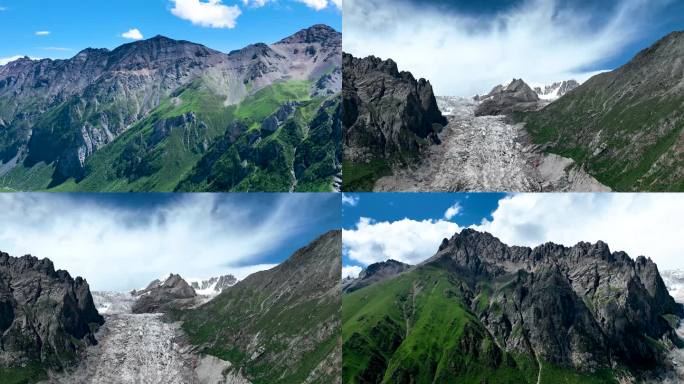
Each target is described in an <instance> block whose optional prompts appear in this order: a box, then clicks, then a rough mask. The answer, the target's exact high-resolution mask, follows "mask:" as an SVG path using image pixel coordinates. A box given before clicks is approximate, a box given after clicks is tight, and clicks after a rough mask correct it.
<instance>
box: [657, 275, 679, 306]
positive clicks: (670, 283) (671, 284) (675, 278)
mask: <svg viewBox="0 0 684 384" xmlns="http://www.w3.org/2000/svg"><path fill="white" fill-rule="evenodd" d="M660 276H661V277H662V278H663V282H664V283H665V286H666V287H667V290H668V291H669V292H670V296H672V297H673V298H674V299H675V301H676V302H678V303H682V304H684V270H681V269H675V270H670V271H662V272H660Z"/></svg>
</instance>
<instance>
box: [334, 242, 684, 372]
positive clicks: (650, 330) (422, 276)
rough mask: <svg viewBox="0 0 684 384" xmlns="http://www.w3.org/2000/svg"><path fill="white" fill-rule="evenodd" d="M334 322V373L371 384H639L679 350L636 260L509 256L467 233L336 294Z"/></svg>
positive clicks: (516, 250)
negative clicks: (385, 276)
mask: <svg viewBox="0 0 684 384" xmlns="http://www.w3.org/2000/svg"><path fill="white" fill-rule="evenodd" d="M366 303H368V304H366ZM393 308H394V309H393ZM343 312H345V313H344V318H345V319H349V320H348V321H346V323H345V324H343V335H344V338H345V339H344V342H345V348H348V349H345V351H347V350H349V355H350V356H351V357H350V360H349V362H350V364H349V365H348V364H347V360H345V362H344V367H345V369H348V373H349V375H354V376H357V377H362V378H365V379H368V380H370V381H371V382H387V381H382V380H381V379H379V380H375V379H374V378H377V376H376V375H380V376H379V377H384V378H392V380H394V381H398V382H410V381H411V380H413V381H414V382H421V381H430V380H436V379H439V380H446V381H449V380H456V379H457V378H466V377H476V378H478V379H479V380H484V381H487V382H489V381H492V382H501V383H555V382H558V380H559V378H560V377H565V378H572V380H577V382H597V383H611V382H615V380H622V381H621V382H628V383H634V382H641V380H643V379H647V378H648V379H652V378H655V377H658V376H659V375H660V374H661V373H662V372H664V371H669V370H672V368H673V367H672V366H670V364H669V359H668V358H667V351H668V350H669V349H671V348H673V346H681V345H682V341H681V340H680V339H679V337H678V336H677V334H676V332H675V329H674V328H673V327H674V326H676V323H677V321H678V319H680V318H682V317H684V308H683V307H682V306H681V305H680V304H677V303H675V301H674V300H673V299H672V297H670V295H669V294H668V291H667V288H666V287H665V285H664V283H663V280H662V279H661V277H660V275H659V273H658V269H657V267H656V265H655V264H654V263H653V262H652V261H651V260H649V259H647V258H645V257H643V256H641V257H638V258H637V259H635V260H633V259H631V258H630V257H629V256H628V255H627V254H625V253H624V252H611V251H610V250H609V248H608V246H607V245H606V244H605V243H602V242H598V243H596V244H589V243H579V244H577V245H575V246H574V247H570V248H568V247H564V246H561V245H556V244H552V243H547V244H544V245H541V246H538V247H536V248H527V247H510V246H507V245H505V244H503V243H501V242H500V241H499V240H498V239H496V238H495V237H493V236H491V235H489V234H487V233H479V232H476V231H473V230H464V231H463V232H461V233H460V234H456V235H455V236H454V237H452V238H451V239H445V240H444V241H443V243H442V245H441V246H440V247H439V250H438V252H437V253H436V254H435V255H434V256H433V257H432V258H430V259H428V260H426V261H425V262H424V263H422V264H421V265H419V266H417V267H415V269H413V270H412V271H409V272H407V273H404V274H400V275H398V276H396V277H394V278H392V279H389V280H385V281H383V282H380V283H376V284H373V285H370V286H368V287H366V288H363V289H360V290H358V291H356V292H353V293H350V294H346V295H345V297H344V299H343ZM376 312H377V313H376ZM369 319H370V320H369ZM428 319H430V320H429V321H428ZM425 321H428V322H427V323H425ZM428 324H429V325H428ZM383 340H384V341H383ZM365 355H369V356H376V357H374V358H371V359H370V360H368V359H367V358H365V357H359V356H365ZM377 356H386V357H383V358H378V357H377ZM357 358H360V360H355V359H357ZM444 358H449V359H451V360H452V362H453V364H451V365H448V366H444V365H439V364H438V362H439V361H441V359H444ZM359 361H361V364H359ZM351 362H354V364H353V365H352V364H351ZM351 382H356V381H353V380H352V381H351ZM359 382H360V381H359Z"/></svg>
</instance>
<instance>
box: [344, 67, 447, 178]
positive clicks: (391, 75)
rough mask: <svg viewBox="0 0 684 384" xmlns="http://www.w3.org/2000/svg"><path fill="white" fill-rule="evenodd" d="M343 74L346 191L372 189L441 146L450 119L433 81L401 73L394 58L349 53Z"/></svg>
mask: <svg viewBox="0 0 684 384" xmlns="http://www.w3.org/2000/svg"><path fill="white" fill-rule="evenodd" d="M342 71H343V79H344V81H343V87H342V98H343V105H344V111H343V112H344V115H343V117H342V125H343V140H344V167H343V168H344V171H343V174H344V183H343V188H344V189H345V190H353V191H362V190H366V191H367V190H372V188H373V183H374V181H375V179H377V178H378V177H379V176H382V175H384V174H387V173H389V172H391V168H392V167H393V166H394V165H402V164H403V163H405V162H407V161H410V160H412V159H413V158H415V157H417V156H418V155H419V153H420V151H421V148H422V147H424V146H426V145H428V144H431V143H436V142H438V139H437V132H439V130H440V129H441V126H444V125H446V124H447V121H446V119H445V118H444V117H443V116H442V114H441V113H440V112H439V109H438V108H437V102H436V100H435V96H434V94H433V92H432V86H431V85H430V83H429V82H428V81H427V80H425V79H420V80H416V79H415V78H414V77H413V75H411V74H410V73H409V72H399V70H398V69H397V64H396V63H395V62H394V61H392V60H385V61H383V60H381V59H379V58H376V57H373V56H370V57H367V58H363V59H359V58H355V57H353V56H352V55H349V54H344V56H343V63H342Z"/></svg>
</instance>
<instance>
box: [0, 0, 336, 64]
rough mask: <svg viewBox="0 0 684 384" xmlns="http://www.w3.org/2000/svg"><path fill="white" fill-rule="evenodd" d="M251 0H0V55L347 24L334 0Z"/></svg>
mask: <svg viewBox="0 0 684 384" xmlns="http://www.w3.org/2000/svg"><path fill="white" fill-rule="evenodd" d="M207 1H211V2H213V4H209V3H208V2H207ZM247 2H248V5H245V0H116V1H114V0H97V1H85V0H60V1H44V0H0V35H1V36H2V44H0V58H8V57H14V56H17V55H19V56H23V55H27V56H30V57H38V58H45V57H48V58H69V57H72V56H73V55H75V54H76V53H77V52H79V51H80V50H82V49H85V48H88V47H92V48H109V49H112V48H115V47H117V46H119V45H121V44H124V43H127V42H130V41H132V39H127V38H124V37H122V35H123V34H124V33H126V32H129V31H130V30H131V29H137V30H138V31H139V32H140V34H141V35H142V36H143V37H144V38H150V37H154V36H155V35H164V36H168V37H171V38H174V39H179V40H181V39H182V40H189V41H192V42H196V43H200V44H204V45H206V46H208V47H210V48H214V49H217V50H220V51H223V52H229V51H231V50H234V49H239V48H242V47H244V46H246V45H248V44H252V43H256V42H265V43H272V42H275V41H278V40H280V39H281V38H283V37H286V36H289V35H291V34H292V33H294V32H296V31H298V30H300V29H302V28H306V27H309V26H311V25H313V24H318V23H322V24H328V25H330V26H331V27H333V28H335V29H337V30H341V27H342V14H341V11H340V9H339V8H338V7H337V6H336V5H335V4H334V3H333V1H328V0H260V1H255V0H249V1H247ZM177 3H178V4H177ZM261 3H264V5H263V6H258V5H259V4H261ZM307 3H308V4H309V5H307ZM317 8H320V9H317ZM238 12H239V15H237V13H238ZM236 15H237V16H236ZM39 32H43V33H42V34H41V33H39ZM46 32H49V33H46ZM129 36H135V33H134V34H132V35H129Z"/></svg>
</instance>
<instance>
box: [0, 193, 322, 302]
mask: <svg viewBox="0 0 684 384" xmlns="http://www.w3.org/2000/svg"><path fill="white" fill-rule="evenodd" d="M219 195H220V194H217V196H214V194H197V195H182V196H180V195H179V196H177V197H174V199H173V201H172V202H168V203H165V204H159V205H152V206H150V207H149V208H146V210H145V211H143V212H141V211H139V210H137V209H132V208H122V207H120V206H119V205H112V204H105V203H102V202H99V201H93V199H83V200H81V199H79V198H76V197H66V196H58V195H50V194H0V212H2V213H3V220H4V221H5V222H6V223H12V224H11V225H2V226H0V250H2V251H3V252H7V253H9V254H10V255H13V256H20V255H24V254H32V255H35V256H37V257H39V258H49V259H50V260H52V261H53V262H54V264H55V267H56V268H60V269H65V270H67V271H69V273H70V274H71V275H72V276H82V277H84V278H86V279H87V280H88V282H89V283H90V285H91V288H93V289H94V290H128V289H132V288H138V287H141V286H145V285H146V284H147V283H149V282H150V281H152V280H154V279H155V278H157V277H158V276H161V275H164V274H166V273H171V272H173V273H178V274H180V275H181V276H186V277H211V276H218V275H225V274H231V273H232V274H234V275H236V276H237V277H245V276H246V275H248V274H250V273H252V272H256V271H257V270H261V269H269V268H271V267H272V266H273V264H270V263H268V261H265V259H263V258H264V257H265V256H264V255H268V257H271V256H272V255H274V254H279V252H280V251H279V248H282V247H283V246H284V245H286V244H288V242H289V241H291V239H292V237H293V236H299V235H300V234H301V233H302V231H303V230H305V228H307V225H309V224H308V223H310V222H311V217H312V216H313V215H314V212H315V211H317V210H320V205H317V201H318V200H314V201H313V202H312V201H311V200H310V199H305V198H302V197H299V196H278V197H277V198H275V199H274V200H273V201H272V202H271V203H269V205H268V209H261V210H257V207H256V206H255V205H254V204H251V205H250V204H244V202H242V203H241V201H240V200H233V198H232V197H225V196H219ZM226 199H227V200H226ZM312 210H313V211H314V212H311V211H312ZM254 217H259V219H258V220H254ZM289 256H290V255H289V254H283V255H281V256H280V257H282V259H285V258H287V257H289ZM265 263H267V264H265Z"/></svg>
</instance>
